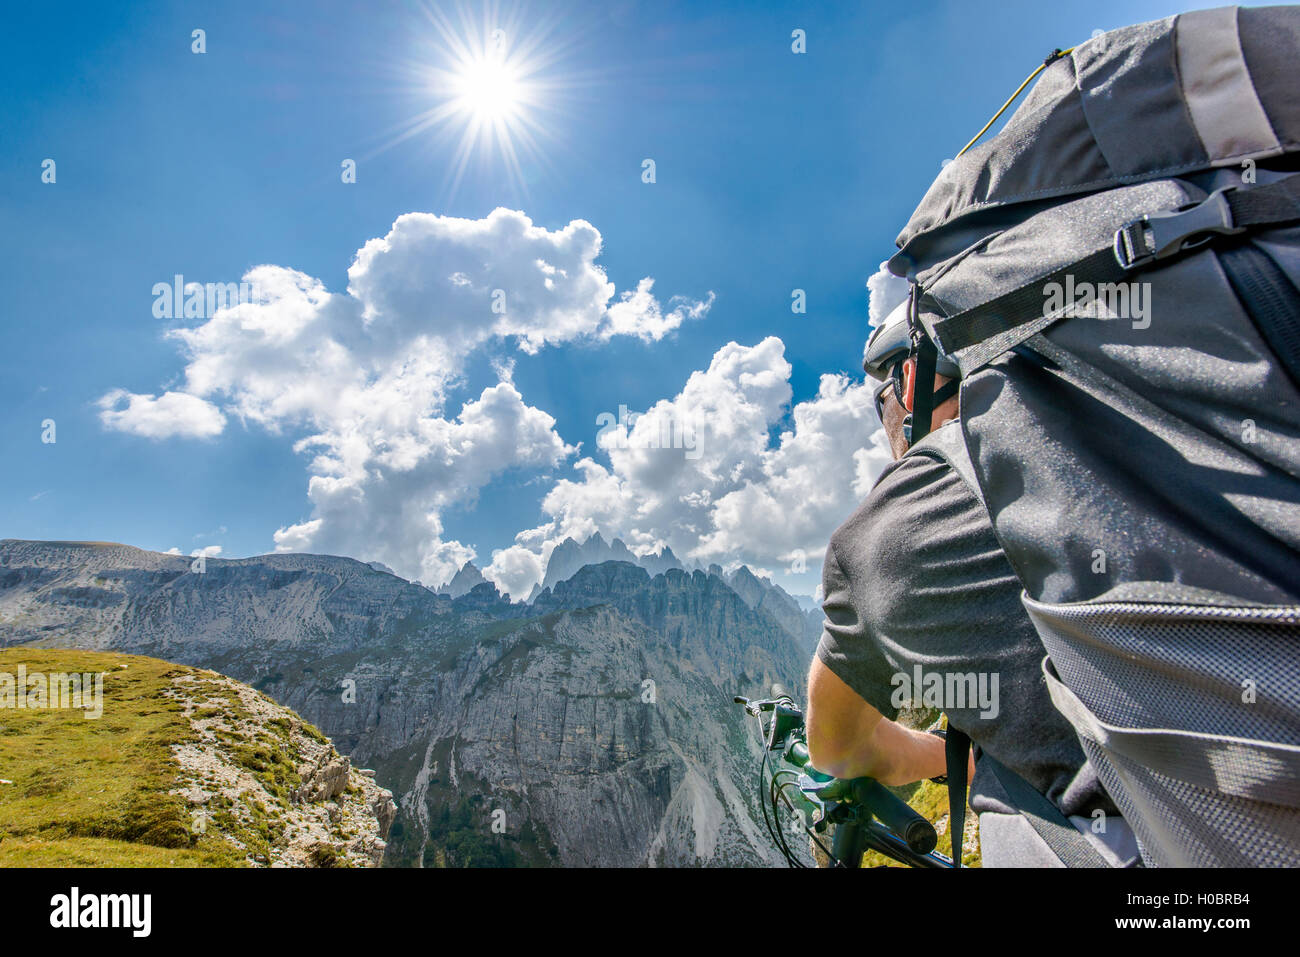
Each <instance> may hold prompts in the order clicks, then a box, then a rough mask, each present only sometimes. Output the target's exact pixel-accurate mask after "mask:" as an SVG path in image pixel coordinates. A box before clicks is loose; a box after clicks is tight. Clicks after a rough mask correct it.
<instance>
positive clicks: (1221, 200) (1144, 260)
mask: <svg viewBox="0 0 1300 957" xmlns="http://www.w3.org/2000/svg"><path fill="white" fill-rule="evenodd" d="M1236 188H1237V187H1235V186H1225V187H1224V188H1223V189H1218V190H1215V191H1214V192H1213V193H1211V194H1210V195H1209V196H1207V197H1206V198H1205V199H1204V200H1202V201H1201V202H1199V203H1192V204H1190V205H1187V206H1180V207H1178V208H1177V209H1171V210H1168V211H1166V212H1163V213H1148V214H1147V215H1145V216H1142V217H1141V218H1139V219H1135V220H1132V221H1131V222H1128V223H1125V224H1124V225H1123V226H1121V227H1120V228H1119V229H1117V230H1116V231H1115V259H1116V261H1117V262H1118V263H1119V264H1120V267H1121V268H1123V269H1126V270H1128V269H1138V268H1141V267H1142V266H1145V265H1147V264H1148V263H1151V262H1154V261H1155V260H1157V259H1168V258H1169V257H1170V256H1177V255H1179V254H1180V253H1185V252H1187V251H1188V250H1191V249H1195V248H1197V247H1198V246H1204V245H1205V244H1206V243H1208V242H1211V241H1213V240H1214V238H1215V237H1216V236H1234V235H1236V234H1237V233H1244V232H1245V231H1246V228H1245V227H1244V226H1235V225H1233V221H1232V207H1231V206H1230V205H1228V196H1227V194H1228V193H1229V192H1231V191H1232V190H1234V189H1236Z"/></svg>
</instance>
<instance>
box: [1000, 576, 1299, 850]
mask: <svg viewBox="0 0 1300 957" xmlns="http://www.w3.org/2000/svg"><path fill="white" fill-rule="evenodd" d="M1023 600H1024V604H1025V607H1026V608H1027V610H1028V611H1029V614H1030V617H1031V618H1032V619H1033V621H1034V624H1035V626H1036V627H1037V628H1038V632H1039V635H1040V637H1041V638H1042V641H1043V644H1044V646H1045V647H1046V649H1047V652H1048V656H1049V657H1048V660H1046V661H1044V665H1043V672H1044V676H1045V677H1046V680H1047V683H1048V689H1049V691H1050V692H1051V694H1052V700H1053V702H1054V703H1055V704H1056V706H1057V708H1058V709H1059V710H1060V711H1061V712H1062V713H1063V714H1064V715H1065V716H1066V717H1067V718H1068V719H1069V721H1070V723H1071V724H1072V725H1073V726H1074V727H1075V730H1076V731H1077V732H1078V734H1079V737H1080V740H1081V743H1082V745H1083V748H1084V751H1085V752H1086V753H1087V755H1088V758H1089V760H1090V761H1091V762H1092V763H1093V765H1094V767H1095V768H1096V770H1097V774H1098V777H1099V778H1100V779H1101V781H1102V783H1103V784H1104V785H1105V787H1106V789H1107V791H1108V792H1109V793H1110V795H1111V798H1112V799H1113V800H1114V801H1115V804H1116V806H1117V807H1118V808H1119V809H1120V811H1121V813H1122V814H1123V815H1124V817H1125V819H1126V820H1127V821H1128V822H1129V824H1130V825H1131V826H1132V827H1133V830H1134V832H1135V834H1136V835H1137V837H1138V841H1139V844H1140V845H1141V847H1142V852H1143V857H1144V859H1145V861H1146V863H1147V864H1148V865H1155V866H1300V654H1297V652H1298V651H1300V644H1298V642H1300V607H1298V606H1271V607H1251V608H1235V607H1209V606H1190V605H1160V604H1146V603H1134V602H1122V603H1121V602H1113V603H1095V604H1069V605H1048V604H1041V603H1038V602H1035V601H1033V600H1032V599H1030V598H1029V597H1028V596H1025V597H1024V599H1023Z"/></svg>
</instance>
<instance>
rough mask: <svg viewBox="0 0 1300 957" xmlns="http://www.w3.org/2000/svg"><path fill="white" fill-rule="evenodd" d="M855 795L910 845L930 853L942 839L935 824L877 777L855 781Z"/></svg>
mask: <svg viewBox="0 0 1300 957" xmlns="http://www.w3.org/2000/svg"><path fill="white" fill-rule="evenodd" d="M853 796H854V799H855V800H856V801H857V802H858V803H859V804H861V805H862V806H863V807H865V808H866V809H867V810H868V811H870V812H871V813H872V815H874V816H875V817H876V818H878V819H879V820H880V823H882V824H884V825H885V826H886V827H888V828H889V829H890V830H891V831H893V832H894V833H895V834H897V835H898V836H899V837H901V838H902V839H903V840H904V841H906V842H907V846H908V847H910V848H911V849H912V850H913V851H915V852H916V853H917V854H929V853H930V852H931V851H933V850H934V847H935V845H936V844H938V843H939V835H938V834H936V833H935V830H934V825H933V824H931V823H930V822H929V821H927V820H926V819H925V818H923V817H921V815H920V814H917V813H916V811H914V810H912V808H910V807H909V806H908V805H907V802H905V801H904V800H903V799H902V798H899V797H898V796H896V795H895V794H894V793H893V792H892V791H890V790H889V789H888V788H886V787H885V786H884V785H883V784H881V783H880V782H879V781H877V780H875V779H874V778H858V779H857V780H856V781H854V782H853Z"/></svg>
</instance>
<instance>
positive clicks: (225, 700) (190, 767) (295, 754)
mask: <svg viewBox="0 0 1300 957" xmlns="http://www.w3.org/2000/svg"><path fill="white" fill-rule="evenodd" d="M170 696H171V697H174V698H175V699H176V700H177V701H179V702H180V704H181V707H182V709H183V713H184V716H185V717H186V718H187V719H188V721H189V723H190V726H191V728H192V729H193V730H194V731H195V732H196V735H195V740H193V741H191V742H186V743H184V744H177V745H174V746H173V748H172V751H173V753H174V755H175V757H176V761H177V763H178V765H179V766H180V769H181V778H182V781H181V784H180V785H179V786H178V787H177V788H176V789H175V791H174V792H173V793H176V794H178V795H180V796H181V797H183V798H184V799H185V801H186V802H187V803H188V805H189V806H190V808H191V809H192V811H191V813H192V814H193V816H194V818H195V820H196V822H198V825H199V826H200V827H202V828H203V829H205V830H206V829H207V828H208V826H209V825H208V822H209V821H211V822H212V827H214V828H217V829H218V830H219V831H220V832H221V833H222V835H223V836H224V837H225V838H226V840H228V841H230V842H231V843H233V844H235V845H236V846H237V847H239V849H240V850H241V851H244V852H246V861H247V863H249V864H251V865H253V866H258V865H270V866H272V867H319V866H329V867H377V866H379V864H380V863H382V861H383V858H384V850H385V848H386V847H387V844H386V842H385V838H386V837H387V836H388V833H389V829H390V828H391V826H392V822H393V818H394V816H395V814H396V805H395V804H394V802H393V795H392V792H390V791H388V790H387V789H385V788H381V787H379V786H378V785H377V784H376V783H375V781H374V778H373V776H367V775H365V774H362V773H360V772H358V771H356V770H354V769H353V768H352V767H351V763H350V762H349V760H348V758H347V757H345V756H343V755H341V754H339V753H338V751H336V750H335V749H334V746H333V745H332V744H331V743H330V742H329V740H328V739H326V738H325V737H324V736H323V735H322V734H321V733H320V732H319V731H317V730H316V729H315V728H313V727H311V726H310V725H307V724H305V723H304V722H303V721H302V719H301V718H299V717H298V716H297V715H296V714H294V713H293V712H291V711H288V710H287V709H285V708H283V707H281V706H280V705H278V704H276V703H275V702H274V701H272V700H271V699H270V698H268V697H267V696H266V695H263V694H260V693H259V692H257V691H254V690H253V689H252V688H250V687H248V686H247V685H244V684H241V683H239V682H238V681H234V680H232V679H230V678H227V677H225V676H223V675H218V674H215V673H213V672H190V671H186V672H184V673H180V674H178V675H177V676H176V677H175V678H174V680H173V689H172V691H171V692H170Z"/></svg>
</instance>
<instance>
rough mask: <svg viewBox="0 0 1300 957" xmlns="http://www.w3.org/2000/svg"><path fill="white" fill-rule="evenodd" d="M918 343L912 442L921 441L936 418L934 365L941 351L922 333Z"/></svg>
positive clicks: (913, 386)
mask: <svg viewBox="0 0 1300 957" xmlns="http://www.w3.org/2000/svg"><path fill="white" fill-rule="evenodd" d="M919 338H920V341H919V342H918V343H917V345H916V380H915V382H913V384H912V442H913V443H916V442H919V441H921V439H923V438H925V437H926V436H927V435H928V434H929V433H930V425H931V419H933V418H934V367H935V365H937V364H938V361H939V351H938V350H937V349H935V347H934V343H933V342H931V341H930V337H929V336H926V335H921V336H920V337H919Z"/></svg>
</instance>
